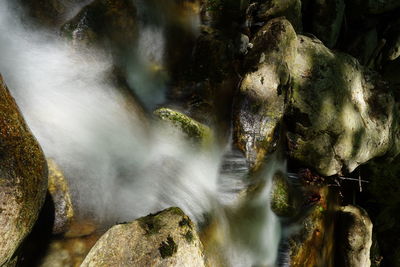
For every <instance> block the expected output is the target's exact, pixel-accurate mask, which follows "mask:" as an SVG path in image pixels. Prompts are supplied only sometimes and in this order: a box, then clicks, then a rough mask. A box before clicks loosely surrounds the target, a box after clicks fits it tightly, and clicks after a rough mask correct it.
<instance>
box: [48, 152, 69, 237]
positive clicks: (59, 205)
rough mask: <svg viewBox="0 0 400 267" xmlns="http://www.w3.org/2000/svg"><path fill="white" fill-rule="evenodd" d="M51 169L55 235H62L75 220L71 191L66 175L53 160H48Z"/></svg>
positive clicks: (50, 185)
mask: <svg viewBox="0 0 400 267" xmlns="http://www.w3.org/2000/svg"><path fill="white" fill-rule="evenodd" d="M47 166H48V169H49V186H48V191H49V194H50V196H51V200H52V204H53V206H54V224H53V233H54V234H61V233H64V232H66V231H67V230H68V228H69V226H70V225H71V223H72V220H73V218H74V208H73V205H72V201H71V191H70V189H69V186H68V182H67V180H66V179H65V176H64V173H63V172H62V170H61V169H60V167H59V166H58V165H57V163H56V162H55V161H54V160H53V159H48V160H47Z"/></svg>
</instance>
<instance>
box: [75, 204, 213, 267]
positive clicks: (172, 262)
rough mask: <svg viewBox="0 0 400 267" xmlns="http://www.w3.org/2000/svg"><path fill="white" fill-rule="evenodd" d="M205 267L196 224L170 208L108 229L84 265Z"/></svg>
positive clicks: (175, 209) (178, 210) (178, 211)
mask: <svg viewBox="0 0 400 267" xmlns="http://www.w3.org/2000/svg"><path fill="white" fill-rule="evenodd" d="M81 266H82V267H85V266H177V267H178V266H196V267H197V266H205V264H204V258H203V247H202V244H201V242H200V239H199V237H198V235H197V232H196V229H195V226H194V224H193V223H192V222H191V220H190V219H189V217H188V216H186V215H185V214H184V213H183V212H182V211H181V210H180V209H179V208H169V209H166V210H164V211H162V212H160V213H157V214H151V215H148V216H146V217H143V218H140V219H137V220H135V221H133V222H131V223H125V224H119V225H116V226H114V227H112V228H111V229H110V230H108V231H107V232H106V233H105V234H104V235H103V236H102V237H101V238H100V240H99V241H98V242H97V243H96V244H95V245H94V247H93V248H92V249H91V251H90V252H89V254H88V255H87V257H86V259H85V260H84V262H83V263H82V265H81Z"/></svg>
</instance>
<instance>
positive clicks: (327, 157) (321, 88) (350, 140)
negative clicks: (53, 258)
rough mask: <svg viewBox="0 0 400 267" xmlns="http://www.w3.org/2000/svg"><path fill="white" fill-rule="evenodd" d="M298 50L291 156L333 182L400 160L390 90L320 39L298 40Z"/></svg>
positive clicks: (291, 102) (291, 110)
mask: <svg viewBox="0 0 400 267" xmlns="http://www.w3.org/2000/svg"><path fill="white" fill-rule="evenodd" d="M297 47H298V48H297V56H296V60H295V64H294V66H293V68H292V69H293V71H292V78H293V88H292V91H291V95H290V97H289V106H290V108H289V109H288V113H287V114H286V119H287V120H286V122H287V125H288V127H289V129H288V130H289V131H288V146H289V150H290V154H291V156H292V157H293V158H295V159H296V160H299V161H300V162H302V163H303V164H305V165H307V166H311V167H313V168H314V169H315V170H317V171H318V172H319V173H320V174H322V175H326V176H330V175H334V174H337V173H339V172H341V170H342V169H343V168H344V169H347V170H348V171H350V172H351V171H353V170H354V169H355V168H356V167H357V166H359V165H360V164H363V163H365V162H367V161H368V160H370V159H372V158H374V157H379V156H383V155H385V154H390V155H391V156H393V155H396V154H398V153H399V152H400V149H399V144H400V143H399V142H400V135H399V121H398V115H397V114H399V113H398V112H399V106H398V105H397V104H396V103H395V99H394V95H393V92H392V91H391V89H390V88H389V86H388V84H387V83H385V82H383V81H382V80H381V79H380V77H379V76H378V75H377V74H375V73H373V72H370V71H369V70H367V69H364V68H363V67H362V66H361V65H360V64H359V63H358V61H357V60H356V59H354V58H352V57H351V56H348V55H345V54H340V53H334V52H332V51H330V50H329V49H328V48H326V47H325V46H324V45H323V44H322V43H321V42H320V41H319V40H317V39H312V38H309V37H306V36H298V46H297Z"/></svg>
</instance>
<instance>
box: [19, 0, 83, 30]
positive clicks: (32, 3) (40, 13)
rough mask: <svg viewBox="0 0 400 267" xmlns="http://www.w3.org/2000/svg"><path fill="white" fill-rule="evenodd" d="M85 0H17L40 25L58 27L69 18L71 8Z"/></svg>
mask: <svg viewBox="0 0 400 267" xmlns="http://www.w3.org/2000/svg"><path fill="white" fill-rule="evenodd" d="M84 1H85V0H17V1H16V2H18V3H20V4H21V5H22V7H23V8H24V9H25V10H26V12H27V14H28V15H29V17H31V18H33V19H34V21H35V22H37V23H39V24H40V25H43V26H46V27H50V28H57V27H59V26H60V25H61V24H62V23H63V22H64V21H65V19H67V17H68V15H69V14H70V12H71V10H72V9H73V8H74V7H76V6H77V5H79V4H81V3H83V2H84Z"/></svg>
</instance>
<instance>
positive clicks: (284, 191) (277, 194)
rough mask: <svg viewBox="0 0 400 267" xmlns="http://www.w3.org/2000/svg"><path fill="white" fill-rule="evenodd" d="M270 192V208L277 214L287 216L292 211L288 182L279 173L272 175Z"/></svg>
mask: <svg viewBox="0 0 400 267" xmlns="http://www.w3.org/2000/svg"><path fill="white" fill-rule="evenodd" d="M273 183H274V184H273V187H272V192H271V209H272V210H273V212H274V213H275V214H276V215H278V216H283V217H288V216H290V215H291V214H292V213H293V205H292V199H291V197H290V188H289V184H288V183H287V181H286V180H285V177H283V176H282V175H281V174H277V175H275V177H274V181H273Z"/></svg>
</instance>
